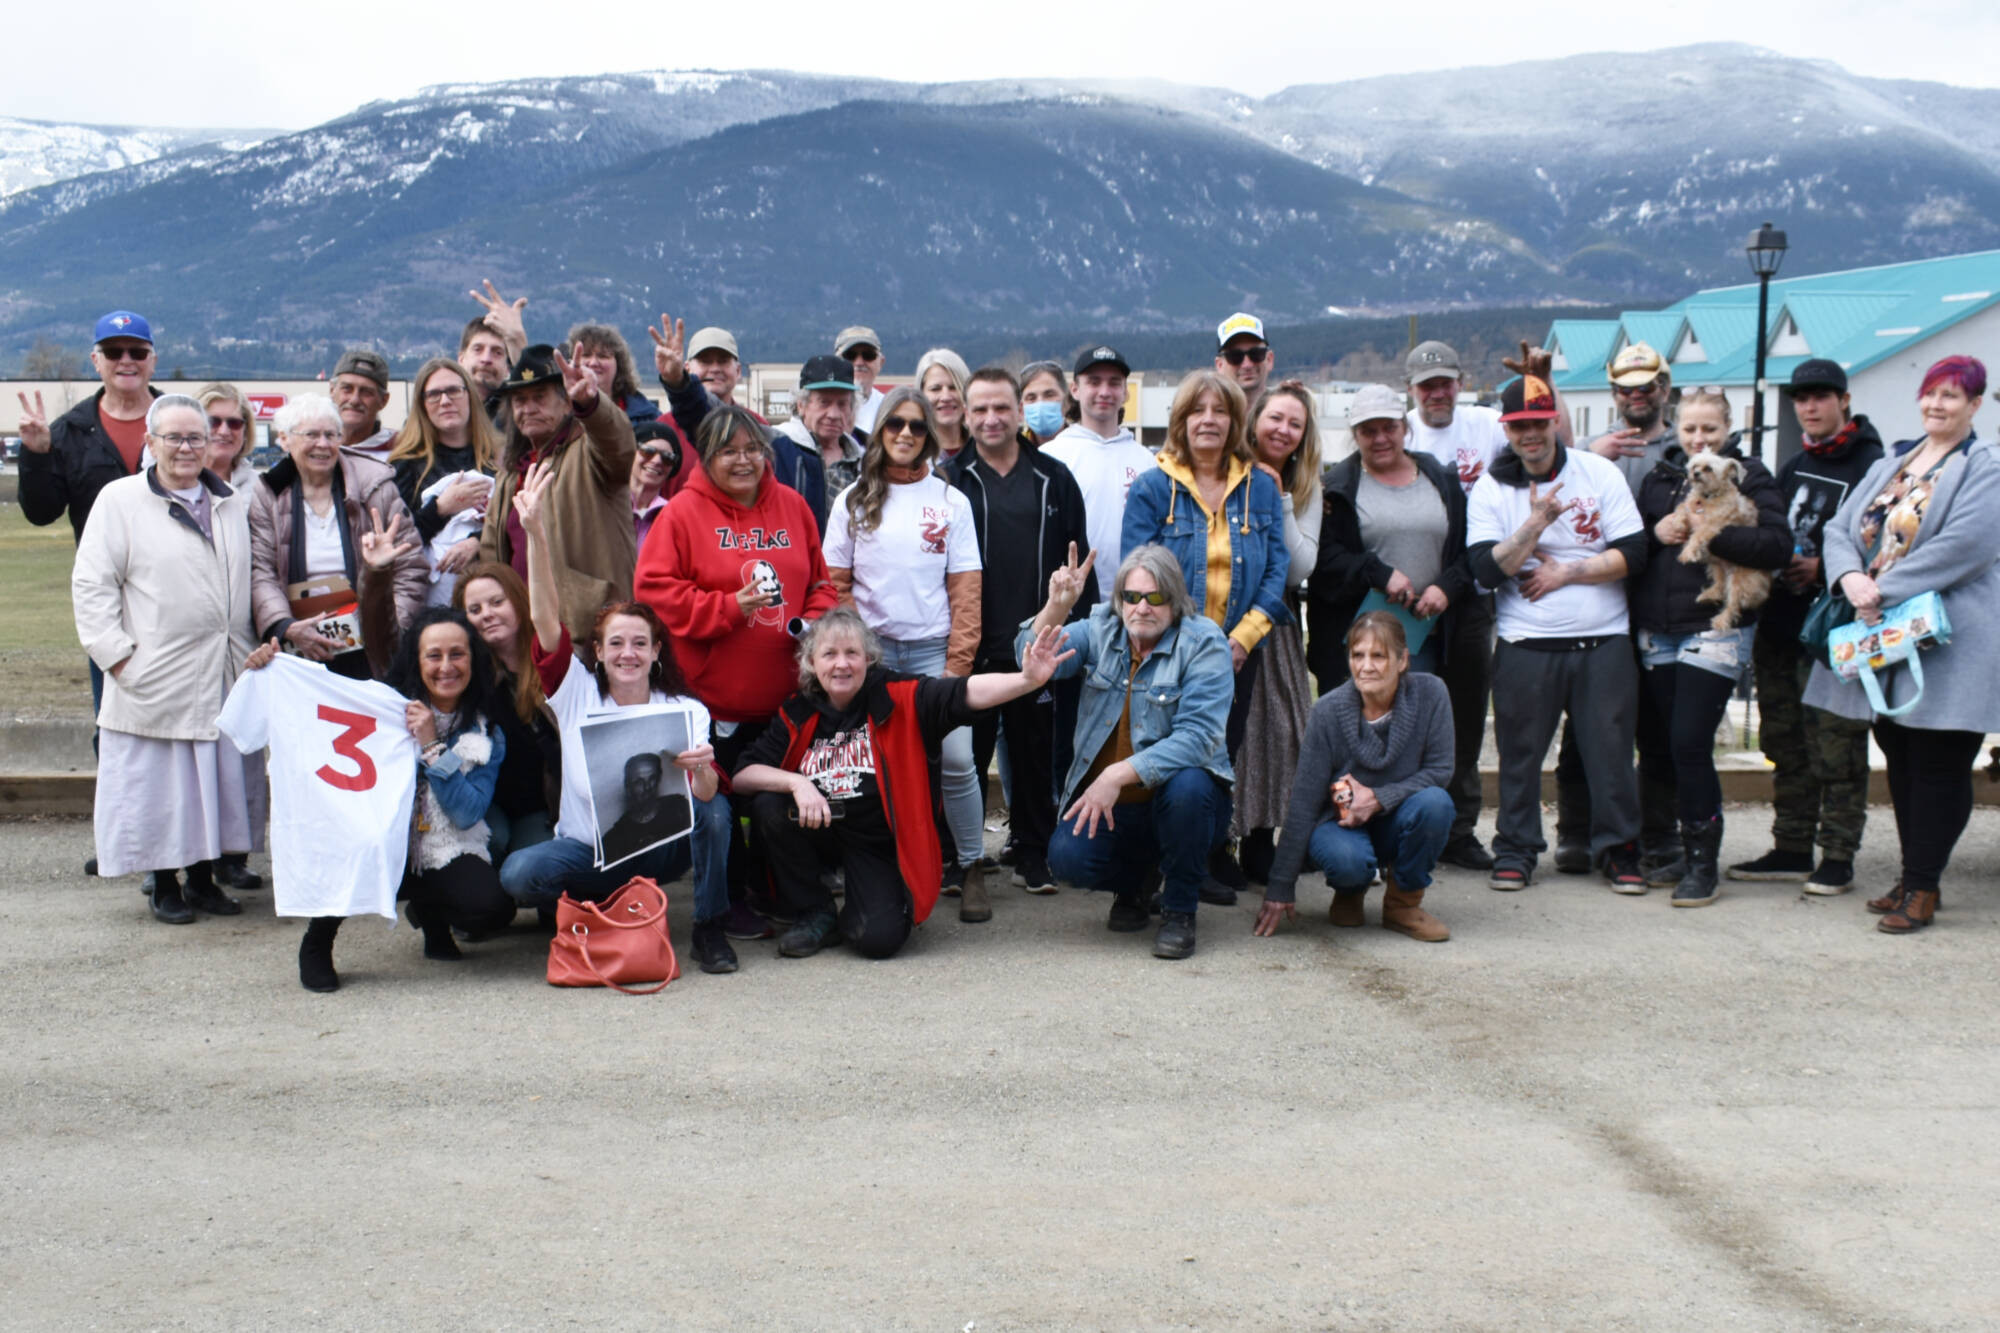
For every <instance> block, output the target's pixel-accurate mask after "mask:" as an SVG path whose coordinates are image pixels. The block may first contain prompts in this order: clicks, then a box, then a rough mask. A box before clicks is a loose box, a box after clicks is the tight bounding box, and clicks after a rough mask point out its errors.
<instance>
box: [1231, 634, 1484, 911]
mask: <svg viewBox="0 0 2000 1333" xmlns="http://www.w3.org/2000/svg"><path fill="white" fill-rule="evenodd" d="M1366 726H1367V723H1365V722H1363V721H1362V720H1361V692H1360V691H1359V690H1357V689H1355V687H1354V682H1353V681H1351V680H1350V681H1348V682H1347V683H1346V684H1345V685H1342V686H1341V687H1340V688H1339V689H1336V690H1332V691H1329V692H1328V693H1326V694H1325V695H1322V696H1321V697H1320V701H1319V702H1318V703H1316V704H1314V705H1313V710H1312V714H1311V716H1309V717H1307V718H1306V734H1305V737H1304V739H1303V740H1302V741H1300V743H1299V768H1298V775H1297V776H1296V777H1294V778H1293V779H1292V801H1291V804H1290V805H1289V806H1288V807H1287V808H1286V811H1285V830H1284V835H1283V836H1282V837H1281V838H1279V839H1278V852H1277V856H1276V858H1275V859H1274V860H1273V861H1272V863H1271V879H1270V883H1269V884H1268V885H1267V886H1266V888H1265V890H1264V897H1265V899H1266V901H1269V902H1274V903H1288V902H1292V901H1294V900H1295V899H1296V897H1297V891H1296V888H1295V883H1296V881H1297V880H1298V877H1299V868H1300V866H1301V865H1302V864H1303V863H1304V861H1305V855H1306V847H1307V844H1308V843H1310V841H1311V840H1312V835H1313V830H1314V829H1316V828H1318V827H1319V825H1320V822H1321V821H1322V820H1323V819H1332V818H1336V817H1337V815H1336V814H1335V811H1334V805H1333V795H1332V793H1331V792H1330V791H1329V790H1328V788H1329V787H1331V786H1332V784H1333V781H1334V779H1336V778H1341V777H1348V776H1352V777H1353V778H1354V779H1355V780H1356V781H1358V782H1360V783H1361V785H1363V786H1364V787H1368V788H1370V789H1371V790H1373V791H1374V793H1375V799H1376V800H1377V801H1380V802H1381V803H1382V811H1383V813H1384V814H1389V813H1392V812H1394V810H1395V809H1396V807H1397V806H1399V805H1401V804H1402V803H1403V802H1404V801H1406V800H1408V799H1409V798H1410V797H1412V796H1414V795H1416V794H1417V793H1418V792H1420V791H1422V790H1423V789H1424V788H1426V787H1442V786H1444V785H1445V783H1447V782H1449V781H1451V770H1452V762H1453V755H1454V750H1453V742H1452V733H1451V695H1450V694H1449V693H1447V692H1446V690H1445V687H1444V682H1443V681H1441V680H1439V679H1438V678H1437V677H1436V676H1433V675H1430V674H1428V673H1426V672H1422V671H1412V672H1410V673H1409V674H1407V675H1405V676H1404V677H1403V683H1402V684H1401V685H1400V686H1398V687H1397V689H1396V704H1395V708H1394V710H1393V711H1392V712H1391V713H1390V715H1389V736H1388V742H1387V744H1386V745H1385V746H1384V747H1383V748H1384V750H1385V751H1386V753H1385V754H1384V756H1383V757H1382V758H1381V759H1380V760H1379V762H1375V763H1369V762H1367V761H1366V760H1364V759H1363V758H1362V756H1363V755H1364V754H1366V753H1367V752H1368V751H1369V750H1370V749H1372V748H1373V746H1372V744H1371V742H1370V740H1369V738H1366V737H1363V736H1362V735H1361V732H1362V730H1363V728H1365V727H1366Z"/></svg>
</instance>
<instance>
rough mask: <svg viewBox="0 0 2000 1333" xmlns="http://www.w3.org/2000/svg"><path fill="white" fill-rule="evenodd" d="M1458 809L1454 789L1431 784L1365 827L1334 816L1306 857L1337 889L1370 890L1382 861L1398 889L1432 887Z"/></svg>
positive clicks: (1316, 832) (1315, 836)
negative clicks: (1349, 825) (1345, 823)
mask: <svg viewBox="0 0 2000 1333" xmlns="http://www.w3.org/2000/svg"><path fill="white" fill-rule="evenodd" d="M1427 646H1428V645H1427ZM1457 813H1458V808H1457V807H1456V806H1455V805H1453V804H1452V800H1451V793H1450V792H1448V791H1446V790H1445V789H1444V788H1443V787H1426V788H1424V789H1423V790H1422V791H1420V792H1418V793H1417V794H1416V795H1414V796H1412V797H1410V798H1409V799H1408V800H1406V801H1404V802H1403V803H1402V804H1401V805H1399V806H1397V807H1396V808H1395V810H1394V811H1392V812H1390V813H1388V814H1381V815H1377V816H1375V817H1374V818H1373V819H1371V820H1369V821H1368V822H1367V823H1366V824H1364V825H1363V826H1362V827H1360V828H1342V827H1341V826H1340V824H1339V823H1338V822H1337V821H1335V820H1332V819H1327V820H1323V821H1322V822H1321V823H1320V825H1319V827H1317V828H1315V829H1314V830H1313V831H1312V841H1311V842H1310V843H1309V844H1308V845H1307V848H1306V855H1307V856H1309V857H1311V858H1312V863H1313V864H1314V865H1316V866H1318V867H1319V868H1320V869H1321V870H1323V871H1325V872H1326V882H1327V883H1328V884H1330V885H1332V886H1333V891H1334V892H1335V893H1359V892H1361V891H1362V890H1363V889H1366V888H1367V887H1368V881H1370V880H1372V879H1374V878H1375V869H1376V867H1377V866H1381V865H1387V866H1389V867H1390V868H1391V870H1392V872H1393V873H1394V874H1395V877H1396V887H1397V888H1401V889H1412V890H1421V889H1427V888H1429V887H1430V883H1431V871H1432V870H1434V869H1436V868H1437V863H1438V856H1439V855H1440V854H1441V853H1442V852H1443V851H1444V844H1445V841H1446V839H1447V838H1449V837H1450V836H1451V821H1452V817H1453V816H1454V815H1456V814H1457Z"/></svg>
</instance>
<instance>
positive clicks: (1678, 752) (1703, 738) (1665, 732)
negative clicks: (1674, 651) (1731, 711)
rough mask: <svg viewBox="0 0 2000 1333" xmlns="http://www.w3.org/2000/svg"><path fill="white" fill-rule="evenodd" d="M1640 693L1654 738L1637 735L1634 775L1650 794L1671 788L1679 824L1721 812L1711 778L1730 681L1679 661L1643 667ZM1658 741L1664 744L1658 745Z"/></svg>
mask: <svg viewBox="0 0 2000 1333" xmlns="http://www.w3.org/2000/svg"><path fill="white" fill-rule="evenodd" d="M1639 674H1640V675H1642V676H1644V677H1645V680H1646V692H1647V694H1648V695H1650V696H1651V699H1652V704H1653V712H1654V713H1655V714H1656V715H1657V716H1658V717H1659V719H1660V728H1659V733H1658V734H1655V735H1648V734H1647V733H1645V732H1641V733H1639V772H1640V774H1641V775H1642V776H1643V777H1644V778H1645V779H1646V780H1647V781H1649V782H1651V783H1652V784H1653V786H1654V787H1655V789H1660V788H1664V787H1666V786H1668V785H1675V784H1677V785H1678V786H1679V789H1680V797H1679V800H1678V808H1679V810H1680V817H1681V822H1682V823H1684V824H1692V823H1695V822H1697V821H1699V820H1704V819H1711V818H1713V817H1714V816H1716V815H1719V814H1721V813H1722V779H1721V778H1719V777H1717V776H1716V773H1715V731H1716V728H1718V727H1720V726H1721V725H1722V714H1723V711H1724V710H1725V709H1727V708H1728V707H1729V696H1730V695H1732V694H1734V693H1736V679H1735V677H1733V676H1724V675H1721V674H1719V673H1717V672H1714V671H1704V670H1702V669H1701V668H1700V667H1696V666H1689V665H1687V664H1686V663H1685V662H1669V663H1667V664H1666V665H1665V666H1655V667H1644V668H1642V669H1641V670H1640V673H1639ZM1662 741H1664V744H1663V743H1662Z"/></svg>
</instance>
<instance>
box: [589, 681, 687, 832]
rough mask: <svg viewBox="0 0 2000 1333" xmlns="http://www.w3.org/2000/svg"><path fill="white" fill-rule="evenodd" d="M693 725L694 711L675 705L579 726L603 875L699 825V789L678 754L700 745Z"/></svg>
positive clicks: (629, 712) (655, 706) (631, 711)
mask: <svg viewBox="0 0 2000 1333" xmlns="http://www.w3.org/2000/svg"><path fill="white" fill-rule="evenodd" d="M696 725H697V724H696V722H695V715H694V713H693V711H692V710H690V709H688V708H685V707H681V706H679V705H676V704H650V705H648V706H646V707H644V708H632V709H626V710H623V711H621V712H619V713H618V714H616V715H615V716H611V717H602V718H593V719H591V720H590V721H587V722H585V723H583V724H582V726H581V728H580V729H579V730H580V735H581V738H582V741H583V761H584V767H585V768H586V769H587V770H588V772H589V774H590V784H589V785H590V808H591V815H592V817H593V820H594V822H595V823H596V825H597V867H598V869H600V870H604V869H609V868H610V867H612V866H615V865H617V864H619V863H620V862H622V861H629V860H631V859H632V858H633V857H635V856H637V855H639V854H640V853H641V852H648V851H651V850H652V849H653V848H655V847H659V846H661V845H663V844H665V843H669V842H672V841H673V840H674V839H676V838H684V837H686V836H687V833H688V830H689V829H690V828H692V827H693V826H694V789H693V786H692V785H691V784H690V783H689V781H688V775H687V772H686V771H685V770H683V769H680V768H676V767H675V766H674V756H675V755H677V754H680V753H681V752H682V751H683V750H688V749H692V748H693V747H694V745H695V744H696V743H697V741H696V738H695V728H696ZM700 739H701V740H702V741H706V740H707V737H706V736H703V737H701V738H700Z"/></svg>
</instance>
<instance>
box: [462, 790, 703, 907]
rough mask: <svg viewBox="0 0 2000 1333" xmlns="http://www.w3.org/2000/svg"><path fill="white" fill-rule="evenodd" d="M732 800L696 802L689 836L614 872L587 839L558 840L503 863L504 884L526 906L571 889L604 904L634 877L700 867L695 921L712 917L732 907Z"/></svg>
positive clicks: (672, 876)
mask: <svg viewBox="0 0 2000 1333" xmlns="http://www.w3.org/2000/svg"><path fill="white" fill-rule="evenodd" d="M734 826H735V825H734V821H733V820H731V819H730V816H729V802H728V801H727V800H726V799H724V798H723V797H722V796H720V795H718V796H717V797H716V798H715V799H714V800H712V801H696V802H695V803H694V828H693V829H691V830H690V831H689V832H688V836H687V837H685V838H680V839H677V840H675V841H673V842H670V843H668V844H667V845H666V846H664V847H655V848H653V849H652V850H651V851H649V852H644V853H641V854H640V855H638V856H635V857H633V858H632V859H631V860H629V861H621V862H619V863H618V864H617V865H615V866H613V867H611V868H610V869H609V870H599V869H597V868H596V867H595V866H594V865H593V864H592V862H593V861H594V860H595V859H596V853H595V852H593V851H592V849H591V846H590V844H589V843H587V842H579V841H577V840H576V839H575V838H552V839H550V840H549V841H547V842H539V843H536V844H535V845H534V846H532V847H522V848H517V849H516V850H515V852H514V854H513V855H511V856H509V857H508V858H507V860H506V862H505V863H504V864H502V865H501V867H500V887H501V888H503V889H505V890H507V892H508V894H509V895H510V896H511V897H512V898H513V899H514V901H515V902H517V903H519V904H520V905H521V906H523V907H545V906H548V905H549V904H551V903H553V902H555V900H556V899H558V898H560V897H562V896H563V894H565V893H567V894H568V895H569V896H570V897H572V898H575V899H577V900H578V901H580V902H599V901H602V900H603V899H605V898H609V897H610V896H611V895H612V894H613V893H616V892H617V891H618V890H619V888H620V887H622V886H623V885H624V884H625V882H626V881H627V880H629V879H631V878H632V877H633V876H634V875H643V876H645V877H646V878H647V879H650V880H654V881H657V882H658V883H661V884H666V883H668V882H669V881H672V880H676V879H679V878H680V877H681V876H682V875H685V874H686V873H687V872H688V870H689V867H690V863H692V867H693V870H694V919H695V920H697V921H710V920H713V919H714V918H716V917H719V916H722V915H723V914H725V913H726V912H728V911H729V874H728V857H729V834H730V830H731V829H732V828H733V827H734Z"/></svg>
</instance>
